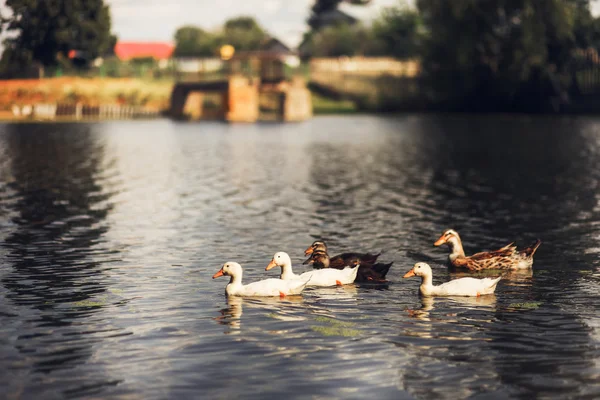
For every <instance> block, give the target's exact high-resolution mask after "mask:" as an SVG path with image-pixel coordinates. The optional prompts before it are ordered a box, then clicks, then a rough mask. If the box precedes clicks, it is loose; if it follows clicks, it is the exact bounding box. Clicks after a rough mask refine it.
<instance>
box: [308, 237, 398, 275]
mask: <svg viewBox="0 0 600 400" xmlns="http://www.w3.org/2000/svg"><path fill="white" fill-rule="evenodd" d="M326 249H327V246H326V245H325V243H324V242H321V241H317V242H314V243H313V244H312V245H311V247H309V248H308V249H306V251H305V255H310V257H309V258H308V259H307V260H306V261H304V262H303V264H310V265H312V266H313V267H314V268H335V269H344V268H345V267H348V266H349V267H355V266H357V265H359V267H358V273H357V275H356V280H355V282H371V283H384V282H387V280H386V279H385V276H386V275H387V273H388V271H389V270H390V267H391V266H392V264H393V262H391V263H388V264H386V263H376V262H375V261H376V260H377V257H379V255H380V254H381V253H379V254H370V253H344V254H340V255H337V256H335V257H331V258H330V257H329V254H327V250H326Z"/></svg>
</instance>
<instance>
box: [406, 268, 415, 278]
mask: <svg viewBox="0 0 600 400" xmlns="http://www.w3.org/2000/svg"><path fill="white" fill-rule="evenodd" d="M412 276H416V275H415V271H413V270H412V269H411V270H410V271H408V272H407V273H406V274H404V276H403V278H410V277H412Z"/></svg>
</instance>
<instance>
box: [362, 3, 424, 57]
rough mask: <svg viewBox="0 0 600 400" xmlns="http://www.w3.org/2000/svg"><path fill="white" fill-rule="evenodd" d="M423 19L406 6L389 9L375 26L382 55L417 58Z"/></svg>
mask: <svg viewBox="0 0 600 400" xmlns="http://www.w3.org/2000/svg"><path fill="white" fill-rule="evenodd" d="M420 28H421V18H420V16H419V13H418V11H416V10H413V9H410V8H408V7H406V6H403V7H392V8H387V9H385V10H384V12H383V13H382V15H381V17H380V18H379V19H377V20H376V21H375V22H374V24H373V34H374V36H375V40H377V41H378V42H379V45H380V46H381V52H382V54H385V55H389V56H392V57H396V58H400V59H403V58H410V57H415V56H416V55H417V52H418V47H419V42H420Z"/></svg>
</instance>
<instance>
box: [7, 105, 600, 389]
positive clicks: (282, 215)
mask: <svg viewBox="0 0 600 400" xmlns="http://www.w3.org/2000/svg"><path fill="white" fill-rule="evenodd" d="M447 228H454V229H456V230H457V231H458V232H459V233H461V235H462V239H463V243H464V245H465V250H466V251H467V253H468V254H469V253H472V252H476V251H481V250H486V249H495V248H498V247H501V246H503V245H505V244H507V243H509V242H512V241H516V242H517V244H518V245H519V246H527V245H530V244H531V243H533V242H534V241H535V239H536V238H540V239H541V240H542V245H541V247H540V248H539V250H538V252H537V253H536V255H535V262H534V266H533V272H532V273H522V274H513V275H511V276H508V277H507V278H506V279H505V280H503V281H501V282H500V284H499V285H498V288H497V291H496V294H495V295H492V296H484V297H481V298H476V299H466V298H462V299H461V298H447V299H443V298H435V299H427V298H420V297H419V296H418V293H417V292H418V285H419V281H418V280H417V279H415V278H413V279H405V280H403V279H402V276H403V275H404V273H406V272H407V271H408V270H409V269H410V268H411V267H412V265H413V264H414V263H415V262H417V261H426V262H428V263H430V264H431V265H432V268H433V271H434V283H439V282H445V281H447V280H448V279H450V278H454V277H456V276H458V275H460V274H456V273H450V272H449V271H448V268H447V267H446V265H445V262H446V259H447V249H446V248H435V247H433V242H434V241H435V240H436V239H437V238H438V236H439V235H440V234H441V232H442V231H443V230H445V229H447ZM316 238H319V239H325V240H326V241H327V243H328V245H329V248H330V252H331V253H332V254H338V253H341V252H343V251H379V250H384V251H385V252H384V254H383V255H382V256H381V257H380V260H381V261H386V262H389V261H394V265H393V266H392V268H391V270H390V272H389V274H388V278H389V280H390V283H389V284H387V285H380V286H376V285H375V286H374V285H348V286H344V287H334V288H321V289H308V290H306V291H305V292H304V295H303V296H301V297H298V298H293V297H288V298H286V299H282V300H280V299H278V298H277V299H264V300H259V299H230V300H228V299H227V298H226V296H225V294H224V289H225V285H226V284H227V279H226V278H220V279H215V280H212V279H211V277H212V275H213V274H214V273H215V272H217V271H218V270H219V268H220V267H221V266H222V264H223V263H224V262H226V261H230V260H231V261H237V262H239V263H240V264H242V266H243V267H244V281H245V282H251V281H254V280H258V279H263V278H266V277H275V276H277V270H272V271H269V272H265V271H264V268H265V266H266V265H267V264H268V263H269V261H270V260H271V257H272V256H273V254H274V253H275V252H277V251H286V252H288V253H289V254H290V256H291V258H292V261H293V263H294V266H295V272H302V271H304V270H305V269H306V268H305V267H304V266H302V265H301V261H302V260H303V259H304V258H303V250H304V249H305V248H306V247H307V246H308V245H309V244H310V243H311V242H312V241H313V240H315V239H316ZM599 310H600V118H593V117H561V118H559V117H556V118H548V117H526V116H498V115H496V116H469V115H454V116H437V115H405V116H396V117H381V116H344V117H333V116H332V117H317V118H314V119H313V120H311V121H308V122H305V123H300V124H275V123H273V124H256V125H228V124H223V123H216V122H215V123H210V122H207V123H200V124H193V123H175V122H170V121H166V120H164V121H163V120H159V121H149V122H143V121H142V122H141V121H129V122H104V123H94V124H4V125H0V371H1V372H0V387H2V388H3V389H2V392H3V396H6V397H8V398H31V399H65V398H90V397H91V398H127V399H166V398H178V399H185V398H211V399H212V398H237V397H240V398H250V399H262V398H275V397H276V396H284V397H285V398H365V397H369V398H394V399H403V398H406V399H409V398H423V399H428V398H436V399H439V398H448V399H458V398H467V397H469V398H486V399H492V398H494V399H496V398H497V399H500V398H523V399H529V398H533V397H536V396H537V397H548V398H551V397H556V398H598V397H600V312H599Z"/></svg>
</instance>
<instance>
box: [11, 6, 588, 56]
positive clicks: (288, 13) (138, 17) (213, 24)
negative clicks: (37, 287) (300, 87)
mask: <svg viewBox="0 0 600 400" xmlns="http://www.w3.org/2000/svg"><path fill="white" fill-rule="evenodd" d="M314 1H315V0H105V2H106V3H107V4H109V5H110V8H111V15H112V26H113V29H112V30H113V32H114V33H116V35H117V36H118V37H119V40H123V41H126V40H132V41H172V40H173V35H174V34H175V31H176V30H177V28H178V27H180V26H182V25H196V26H199V27H201V28H203V29H206V30H214V29H218V28H219V27H220V26H222V25H223V23H224V22H225V20H227V19H229V18H232V17H236V16H240V15H249V16H253V17H255V18H256V19H257V21H258V22H259V23H260V24H261V25H262V26H263V27H264V28H265V29H266V30H267V31H268V32H269V33H270V34H272V35H273V36H276V37H277V38H279V39H281V40H282V41H283V42H285V43H286V44H288V45H289V46H292V47H295V46H297V45H298V44H299V43H300V40H301V38H302V34H303V33H304V31H305V30H306V29H307V27H306V20H307V19H308V15H309V13H310V7H311V6H312V5H313V4H314ZM406 2H407V3H408V4H414V0H407V1H406ZM4 3H5V0H0V12H2V10H3V9H4ZM402 3H403V0H372V4H371V5H369V6H366V7H359V6H347V5H344V6H343V10H344V11H347V12H348V13H349V14H351V15H353V16H355V17H358V18H359V19H361V20H367V21H368V20H371V19H373V18H375V17H376V16H377V15H379V14H380V13H381V11H382V10H383V9H384V8H385V7H389V6H393V5H397V4H402ZM592 13H593V14H594V15H599V14H600V0H595V1H593V2H592Z"/></svg>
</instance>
